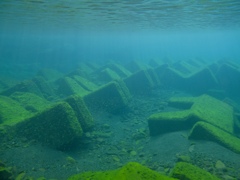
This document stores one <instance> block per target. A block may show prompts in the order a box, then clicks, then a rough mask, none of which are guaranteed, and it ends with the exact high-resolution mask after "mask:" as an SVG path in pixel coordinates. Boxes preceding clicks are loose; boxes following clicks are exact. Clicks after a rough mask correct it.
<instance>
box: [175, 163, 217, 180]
mask: <svg viewBox="0 0 240 180" xmlns="http://www.w3.org/2000/svg"><path fill="white" fill-rule="evenodd" d="M171 176H172V177H174V178H177V179H181V180H219V179H218V178H217V177H216V176H214V175H212V174H210V173H209V172H207V171H205V170H203V169H201V168H199V167H197V166H194V165H192V164H189V163H186V162H178V163H177V164H176V165H175V167H174V168H173V170H172V172H171Z"/></svg>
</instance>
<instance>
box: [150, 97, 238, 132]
mask: <svg viewBox="0 0 240 180" xmlns="http://www.w3.org/2000/svg"><path fill="white" fill-rule="evenodd" d="M169 105H170V106H174V107H177V108H179V109H185V110H181V111H180V110H179V111H173V112H161V113H156V114H153V115H151V116H150V117H149V118H148V125H149V130H150V134H151V135H157V134H162V133H166V132H171V131H177V130H184V129H190V128H191V127H192V126H193V125H194V124H195V123H196V122H197V121H204V122H208V123H210V124H212V125H214V126H216V127H218V128H220V129H223V130H225V131H227V132H229V133H233V130H234V120H233V119H234V118H233V108H232V107H231V106H229V105H228V104H226V103H224V102H222V101H219V100H217V99H215V98H213V97H211V96H208V95H202V96H199V97H178V98H171V99H170V101H169Z"/></svg>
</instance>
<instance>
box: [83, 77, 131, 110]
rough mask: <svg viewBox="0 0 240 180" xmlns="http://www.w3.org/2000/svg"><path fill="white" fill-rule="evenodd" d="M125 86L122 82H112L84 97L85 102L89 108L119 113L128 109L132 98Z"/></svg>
mask: <svg viewBox="0 0 240 180" xmlns="http://www.w3.org/2000/svg"><path fill="white" fill-rule="evenodd" d="M125 86H126V85H125V84H124V83H123V82H122V81H112V82H110V83H107V84H106V85H104V86H101V87H100V88H98V89H97V90H96V91H93V92H91V93H90V94H88V95H86V96H84V100H85V102H86V104H87V105H88V106H91V107H94V108H97V109H104V110H106V111H108V112H113V113H117V112H119V111H122V110H123V109H126V108H127V107H128V102H129V100H130V98H131V97H130V96H129V93H128V91H127V88H126V87H125Z"/></svg>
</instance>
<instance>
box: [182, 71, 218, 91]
mask: <svg viewBox="0 0 240 180" xmlns="http://www.w3.org/2000/svg"><path fill="white" fill-rule="evenodd" d="M217 85H218V82H217V79H216V78H215V76H214V74H213V73H212V72H211V71H210V69H208V68H204V69H201V70H199V71H197V72H195V73H194V74H192V75H191V76H189V77H187V78H186V90H187V91H189V92H193V93H203V92H206V91H207V90H209V89H211V88H215V87H217Z"/></svg>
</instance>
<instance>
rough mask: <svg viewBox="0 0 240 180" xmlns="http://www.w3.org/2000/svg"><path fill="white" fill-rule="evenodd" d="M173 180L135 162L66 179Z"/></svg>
mask: <svg viewBox="0 0 240 180" xmlns="http://www.w3.org/2000/svg"><path fill="white" fill-rule="evenodd" d="M80 179H91V180H113V179H114V180H123V179H124V180H133V179H138V180H153V179H154V180H174V178H171V177H167V176H165V175H162V174H160V173H158V172H155V171H153V170H151V169H149V168H147V167H145V166H142V165H141V164H139V163H136V162H129V163H128V164H126V165H125V166H123V167H121V168H120V169H116V170H109V171H99V172H85V173H82V174H76V175H73V176H71V177H69V178H68V180H80Z"/></svg>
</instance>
